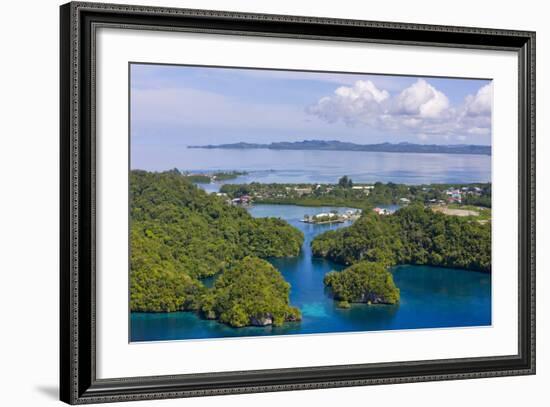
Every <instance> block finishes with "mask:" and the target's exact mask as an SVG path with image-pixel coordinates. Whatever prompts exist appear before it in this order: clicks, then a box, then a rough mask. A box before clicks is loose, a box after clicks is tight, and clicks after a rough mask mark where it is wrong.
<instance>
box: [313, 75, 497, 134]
mask: <svg viewBox="0 0 550 407" xmlns="http://www.w3.org/2000/svg"><path fill="white" fill-rule="evenodd" d="M491 111H492V85H491V84H489V85H485V86H483V87H482V88H480V89H479V91H478V92H477V93H476V94H474V95H468V96H467V97H466V98H465V99H464V101H463V103H462V104H460V105H458V106H452V104H451V102H450V100H449V98H448V97H447V95H445V94H444V93H443V92H442V91H440V90H439V89H437V88H435V87H434V86H433V85H431V84H430V83H428V81H426V80H424V79H418V80H417V81H416V82H415V83H413V84H412V85H410V86H409V87H407V88H405V89H403V90H402V91H401V92H399V93H397V94H394V95H391V94H390V93H389V92H388V91H387V90H384V89H380V88H378V87H377V86H376V85H375V84H374V83H373V82H371V81H370V80H367V81H357V82H355V83H354V84H353V85H351V86H341V87H339V88H337V89H336V90H335V91H334V93H333V94H332V95H329V96H324V97H322V98H321V99H319V100H318V102H317V103H316V104H314V105H312V106H309V107H308V108H307V109H306V112H307V113H309V114H311V115H315V116H317V117H319V118H321V119H323V120H325V121H327V122H329V123H335V122H337V121H342V122H343V123H345V124H346V125H348V126H359V125H364V126H368V127H372V128H375V129H378V130H383V131H395V132H397V131H406V132H407V133H409V134H410V133H412V134H416V135H417V136H418V137H419V138H421V139H422V140H426V139H428V137H429V136H442V137H443V138H445V139H448V138H449V137H451V136H455V138H456V140H460V141H463V140H464V139H465V136H475V135H477V136H479V135H487V134H490V132H491Z"/></svg>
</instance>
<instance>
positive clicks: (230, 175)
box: [212, 171, 248, 181]
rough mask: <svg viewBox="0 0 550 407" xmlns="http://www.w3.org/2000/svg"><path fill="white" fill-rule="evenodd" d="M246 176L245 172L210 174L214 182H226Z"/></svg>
mask: <svg viewBox="0 0 550 407" xmlns="http://www.w3.org/2000/svg"><path fill="white" fill-rule="evenodd" d="M247 174H248V173H247V172H246V171H229V172H215V173H214V174H212V178H213V179H214V180H216V181H227V180H230V179H235V178H238V177H240V176H243V175H247Z"/></svg>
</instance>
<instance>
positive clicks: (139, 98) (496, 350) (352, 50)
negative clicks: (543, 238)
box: [60, 2, 535, 404]
mask: <svg viewBox="0 0 550 407" xmlns="http://www.w3.org/2000/svg"><path fill="white" fill-rule="evenodd" d="M60 19H61V42H60V47H61V279H60V281H61V285H60V287H61V290H60V291H61V310H60V312H61V333H60V336H61V345H60V346H61V391H60V394H61V400H63V401H65V402H67V403H70V404H80V403H95V402H110V401H125V400H142V399H161V398H174V397H192V396H205V395H220V394H233V393H245V392H266V391H280V390H296V389H318V388H328V387H339V386H358V385H371V384H394V383H404V382H416V381H430V380H452V379H469V378H477V377H493V376H504V375H525V374H534V373H535V33H534V32H523V31H522V32H518V31H511V30H495V29H484V28H470V27H449V26H428V25H416V24H404V23H392V22H373V21H357V20H340V19H330V18H314V17H297V16H280V15H261V14H246V13H232V12H222V11H208V10H189V9H168V8H155V7H142V6H127V5H110V4H94V3H78V2H77V3H69V4H66V5H63V6H61V14H60Z"/></svg>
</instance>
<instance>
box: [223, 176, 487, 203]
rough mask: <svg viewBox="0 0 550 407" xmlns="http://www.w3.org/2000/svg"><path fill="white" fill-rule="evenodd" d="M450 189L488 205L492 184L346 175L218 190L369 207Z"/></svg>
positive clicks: (445, 197) (424, 199)
mask: <svg viewBox="0 0 550 407" xmlns="http://www.w3.org/2000/svg"><path fill="white" fill-rule="evenodd" d="M450 191H459V195H460V197H461V200H462V203H465V204H470V205H476V206H484V207H489V208H490V207H491V184H487V183H485V184H483V183H475V184H430V185H405V184H394V183H392V182H389V183H386V184H384V183H381V182H376V183H374V184H357V183H354V182H353V181H352V180H351V179H350V178H349V177H347V176H344V177H342V178H340V180H339V181H338V184H262V183H258V182H252V183H250V184H225V185H222V187H221V189H220V192H223V193H225V194H227V195H228V197H229V198H232V199H233V198H240V197H241V196H244V195H247V196H250V197H251V198H252V200H253V201H254V202H256V203H266V204H288V205H302V206H346V207H350V208H359V209H364V210H368V209H372V208H374V207H375V206H379V205H392V204H401V205H402V204H408V203H421V204H424V205H438V204H442V203H446V202H450V201H453V202H454V201H455V199H454V198H453V196H452V195H449V194H450Z"/></svg>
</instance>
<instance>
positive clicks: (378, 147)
mask: <svg viewBox="0 0 550 407" xmlns="http://www.w3.org/2000/svg"><path fill="white" fill-rule="evenodd" d="M188 148H207V149H218V148H221V149H240V150H245V149H260V148H262V149H263V148H265V149H270V150H325V151H373V152H384V153H434V154H437V153H439V154H481V155H491V146H483V145H474V144H446V145H438V144H414V143H407V142H403V143H396V144H394V143H379V144H356V143H350V142H342V141H338V140H304V141H294V142H292V141H281V142H273V143H270V144H260V143H246V142H239V143H230V144H208V145H202V146H189V147H188Z"/></svg>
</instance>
